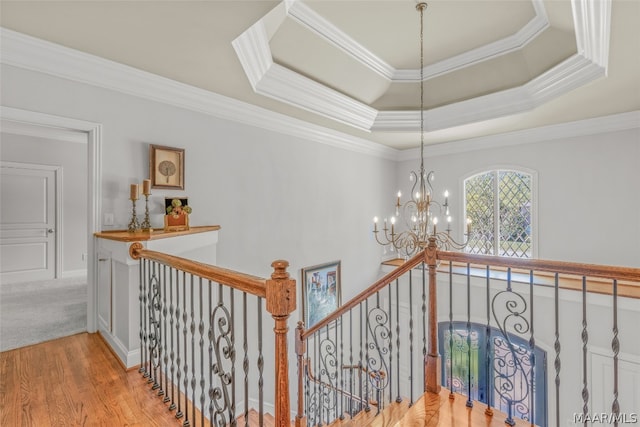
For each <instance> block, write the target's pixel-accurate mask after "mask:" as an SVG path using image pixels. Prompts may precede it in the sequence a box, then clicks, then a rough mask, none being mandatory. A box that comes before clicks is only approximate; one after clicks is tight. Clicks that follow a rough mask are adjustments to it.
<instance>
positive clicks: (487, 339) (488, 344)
mask: <svg viewBox="0 0 640 427" xmlns="http://www.w3.org/2000/svg"><path fill="white" fill-rule="evenodd" d="M485 275H486V279H487V327H486V329H485V351H486V352H487V355H489V354H491V269H490V267H489V266H488V265H487V266H486V271H485ZM486 363H487V364H486V370H487V374H486V382H487V383H486V384H487V387H488V385H489V384H491V378H490V376H491V358H490V357H487V362H486ZM485 393H486V394H487V409H485V411H484V413H485V415H488V416H493V409H492V408H491V398H492V396H493V393H491V391H490V390H486V391H485Z"/></svg>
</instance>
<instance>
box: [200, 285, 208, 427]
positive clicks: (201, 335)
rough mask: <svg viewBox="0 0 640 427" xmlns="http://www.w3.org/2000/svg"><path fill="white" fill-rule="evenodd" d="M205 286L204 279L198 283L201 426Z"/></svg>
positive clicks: (202, 414) (201, 420) (203, 395)
mask: <svg viewBox="0 0 640 427" xmlns="http://www.w3.org/2000/svg"><path fill="white" fill-rule="evenodd" d="M203 288H204V285H203V282H202V277H200V280H199V281H198V296H199V298H198V300H199V301H198V306H199V308H200V316H199V318H200V321H199V322H198V332H199V333H200V339H199V340H198V344H199V346H200V375H199V376H200V381H199V383H200V425H201V426H204V409H205V408H204V399H205V389H204V387H205V380H204V374H205V372H206V371H205V370H204V308H203V304H204V289H203Z"/></svg>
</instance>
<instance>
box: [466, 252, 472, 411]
mask: <svg viewBox="0 0 640 427" xmlns="http://www.w3.org/2000/svg"><path fill="white" fill-rule="evenodd" d="M467 351H468V353H467V374H468V378H467V403H466V406H467V408H472V407H473V400H472V399H471V386H472V381H471V265H470V264H469V263H467Z"/></svg>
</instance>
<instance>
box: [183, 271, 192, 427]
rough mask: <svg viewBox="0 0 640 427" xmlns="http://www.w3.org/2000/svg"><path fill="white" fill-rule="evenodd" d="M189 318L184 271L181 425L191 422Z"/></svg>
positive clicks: (184, 274)
mask: <svg viewBox="0 0 640 427" xmlns="http://www.w3.org/2000/svg"><path fill="white" fill-rule="evenodd" d="M188 320H189V312H188V311H187V277H186V273H183V275H182V340H183V347H182V348H183V350H184V363H183V366H182V368H183V371H184V372H183V373H184V378H183V379H182V388H183V395H184V422H183V423H182V424H183V426H185V427H186V426H188V425H190V424H191V423H190V422H189V406H188V405H189V403H188V401H187V400H188V399H187V395H188V393H189V349H188V347H187V321H188Z"/></svg>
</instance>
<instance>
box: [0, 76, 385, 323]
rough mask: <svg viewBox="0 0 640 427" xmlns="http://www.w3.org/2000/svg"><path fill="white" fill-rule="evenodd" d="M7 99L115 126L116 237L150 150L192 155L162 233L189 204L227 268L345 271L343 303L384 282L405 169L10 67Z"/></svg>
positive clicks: (108, 185) (106, 135)
mask: <svg viewBox="0 0 640 427" xmlns="http://www.w3.org/2000/svg"><path fill="white" fill-rule="evenodd" d="M2 88H3V97H2V104H3V105H5V106H9V107H14V108H20V109H24V110H31V111H38V112H42V113H47V114H52V115H57V116H63V117H70V118H75V119H81V120H86V121H90V122H96V123H101V124H102V125H103V141H102V211H103V213H105V212H111V213H114V214H115V222H116V226H115V228H126V225H127V223H128V221H129V215H130V209H131V204H130V201H129V200H128V195H129V185H130V184H132V183H140V182H142V180H143V179H146V178H147V177H148V173H149V172H148V145H149V144H158V145H166V146H171V147H180V148H184V149H185V150H186V151H185V159H186V167H185V169H186V175H185V184H186V186H185V190H184V191H167V190H162V191H160V190H153V195H152V196H151V202H152V211H153V213H154V216H153V222H154V223H155V224H158V223H159V215H160V214H161V213H162V210H161V204H162V203H163V202H164V197H165V196H174V195H177V196H182V197H188V198H189V204H190V205H191V206H192V207H193V214H192V216H191V224H192V225H211V224H219V225H221V227H222V229H221V232H220V242H219V246H218V264H219V265H221V266H224V267H228V268H233V269H238V270H241V271H244V272H247V273H251V274H256V275H260V276H268V275H270V273H271V271H272V270H271V267H270V264H271V262H272V261H273V260H275V259H286V260H288V261H289V262H290V264H291V267H290V269H289V271H290V273H291V274H292V275H293V276H294V277H296V278H298V277H299V270H300V268H302V267H305V266H311V265H315V264H319V263H323V262H328V261H333V260H341V261H342V279H343V300H345V299H347V298H349V297H351V296H353V295H355V294H356V293H357V292H358V291H359V290H361V289H363V288H364V287H365V286H367V285H368V284H370V283H372V282H373V280H374V279H375V278H376V277H377V274H378V270H379V263H380V260H381V251H380V248H379V247H378V245H377V244H375V242H374V241H373V239H372V237H371V232H370V222H371V218H372V217H373V215H374V214H375V213H376V212H380V211H381V209H382V207H383V205H384V203H385V202H386V200H384V199H383V196H384V195H386V194H392V193H393V191H394V190H393V188H394V187H395V185H394V180H395V175H394V167H395V163H394V162H393V161H390V160H383V159H380V158H377V157H373V156H368V155H363V154H358V153H354V152H351V151H346V150H343V149H340V148H336V147H332V146H329V145H324V144H318V143H315V142H310V141H305V140H301V139H298V138H295V137H292V136H289V135H282V134H278V133H275V132H269V131H265V130H263V129H259V128H254V127H250V126H246V125H241V124H237V123H235V122H229V121H225V120H220V119H217V118H215V117H211V116H207V115H204V114H199V113H195V112H192V111H187V110H184V109H181V108H177V107H172V106H168V105H165V104H160V103H157V102H152V101H148V100H144V99H140V98H137V97H133V96H128V95H125V94H122V93H118V92H114V91H110V90H106V89H100V88H96V87H93V86H89V85H85V84H80V83H76V82H71V81H68V80H65V79H60V78H56V77H52V76H49V75H45V74H42V73H37V72H31V71H26V70H24V69H19V68H15V67H11V66H6V65H3V66H2ZM137 207H138V213H140V212H141V211H142V210H143V204H142V203H141V202H140V201H138V205H137ZM105 228H106V227H105ZM296 316H297V315H296ZM296 316H294V318H296V319H297V317H296Z"/></svg>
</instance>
